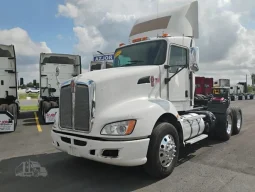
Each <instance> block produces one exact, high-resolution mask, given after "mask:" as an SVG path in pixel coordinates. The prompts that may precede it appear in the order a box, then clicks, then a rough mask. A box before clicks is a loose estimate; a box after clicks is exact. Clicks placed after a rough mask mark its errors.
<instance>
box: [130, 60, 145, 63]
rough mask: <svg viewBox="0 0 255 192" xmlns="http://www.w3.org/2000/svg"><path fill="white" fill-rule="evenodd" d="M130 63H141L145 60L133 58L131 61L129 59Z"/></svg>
mask: <svg viewBox="0 0 255 192" xmlns="http://www.w3.org/2000/svg"><path fill="white" fill-rule="evenodd" d="M128 62H129V63H141V62H143V61H140V60H131V61H128Z"/></svg>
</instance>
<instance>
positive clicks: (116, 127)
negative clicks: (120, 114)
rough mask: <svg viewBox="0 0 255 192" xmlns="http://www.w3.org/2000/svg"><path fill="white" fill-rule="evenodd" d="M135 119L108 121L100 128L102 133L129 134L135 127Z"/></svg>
mask: <svg viewBox="0 0 255 192" xmlns="http://www.w3.org/2000/svg"><path fill="white" fill-rule="evenodd" d="M135 124H136V120H128V121H120V122H115V123H110V124H107V125H105V126H104V128H103V129H102V130H101V134H102V135H130V134H131V133H132V132H133V130H134V128H135Z"/></svg>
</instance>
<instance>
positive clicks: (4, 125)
mask: <svg viewBox="0 0 255 192" xmlns="http://www.w3.org/2000/svg"><path fill="white" fill-rule="evenodd" d="M19 109H20V107H19V101H18V83H17V68H16V55H15V48H14V45H3V44H0V132H13V131H15V130H16V127H17V118H18V114H19Z"/></svg>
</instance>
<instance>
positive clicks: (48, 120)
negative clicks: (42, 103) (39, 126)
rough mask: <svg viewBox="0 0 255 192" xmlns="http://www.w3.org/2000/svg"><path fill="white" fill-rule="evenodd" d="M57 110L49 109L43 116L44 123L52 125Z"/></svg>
mask: <svg viewBox="0 0 255 192" xmlns="http://www.w3.org/2000/svg"><path fill="white" fill-rule="evenodd" d="M58 109H59V108H58V107H57V108H51V109H50V110H49V111H48V112H47V113H45V114H44V119H45V123H54V120H55V116H56V115H57V113H58Z"/></svg>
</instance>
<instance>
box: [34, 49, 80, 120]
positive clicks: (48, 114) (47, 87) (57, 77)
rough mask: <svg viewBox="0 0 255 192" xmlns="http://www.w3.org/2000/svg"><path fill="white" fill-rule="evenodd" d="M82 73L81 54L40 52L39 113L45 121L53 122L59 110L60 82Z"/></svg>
mask: <svg viewBox="0 0 255 192" xmlns="http://www.w3.org/2000/svg"><path fill="white" fill-rule="evenodd" d="M79 74H81V57H80V56H79V55H69V54H57V53H41V54H40V95H39V100H38V108H39V114H40V115H41V117H42V119H43V121H44V123H53V122H54V118H55V115H56V113H57V112H58V106H59V105H58V104H59V95H60V84H61V82H63V81H65V80H68V79H70V78H72V77H75V76H77V75H79Z"/></svg>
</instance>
